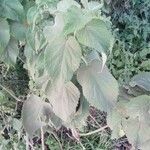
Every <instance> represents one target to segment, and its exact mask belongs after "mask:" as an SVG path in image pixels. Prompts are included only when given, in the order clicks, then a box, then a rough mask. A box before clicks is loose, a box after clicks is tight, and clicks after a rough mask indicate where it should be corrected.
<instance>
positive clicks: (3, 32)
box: [0, 19, 10, 55]
mask: <svg viewBox="0 0 150 150" xmlns="http://www.w3.org/2000/svg"><path fill="white" fill-rule="evenodd" d="M9 30H10V29H9V25H8V22H7V20H5V19H0V55H1V54H2V53H3V51H4V50H5V48H6V46H7V44H8V42H9V39H10V34H9Z"/></svg>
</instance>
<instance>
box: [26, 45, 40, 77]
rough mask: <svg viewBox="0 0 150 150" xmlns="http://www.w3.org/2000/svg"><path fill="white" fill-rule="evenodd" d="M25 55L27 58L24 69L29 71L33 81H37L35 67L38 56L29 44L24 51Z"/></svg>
mask: <svg viewBox="0 0 150 150" xmlns="http://www.w3.org/2000/svg"><path fill="white" fill-rule="evenodd" d="M24 54H25V57H26V63H25V64H24V68H26V69H27V70H28V72H29V75H30V76H31V77H32V79H35V72H36V68H35V66H36V60H37V54H36V53H35V51H34V50H33V49H32V48H31V47H30V46H29V44H26V46H25V49H24Z"/></svg>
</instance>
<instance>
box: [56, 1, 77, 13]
mask: <svg viewBox="0 0 150 150" xmlns="http://www.w3.org/2000/svg"><path fill="white" fill-rule="evenodd" d="M71 6H76V7H79V8H80V5H79V4H78V3H77V2H76V1H74V0H62V1H60V2H59V3H58V4H57V10H58V11H62V12H66V11H67V10H68V9H69V8H70V7H71Z"/></svg>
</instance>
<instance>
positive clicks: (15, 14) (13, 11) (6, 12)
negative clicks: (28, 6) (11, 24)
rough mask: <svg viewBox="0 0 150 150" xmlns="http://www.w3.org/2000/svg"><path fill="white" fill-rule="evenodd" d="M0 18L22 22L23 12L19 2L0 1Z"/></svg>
mask: <svg viewBox="0 0 150 150" xmlns="http://www.w3.org/2000/svg"><path fill="white" fill-rule="evenodd" d="M0 12H1V13H0V17H4V18H9V19H12V20H16V21H19V20H23V19H24V10H23V6H22V5H21V3H20V1H19V0H0Z"/></svg>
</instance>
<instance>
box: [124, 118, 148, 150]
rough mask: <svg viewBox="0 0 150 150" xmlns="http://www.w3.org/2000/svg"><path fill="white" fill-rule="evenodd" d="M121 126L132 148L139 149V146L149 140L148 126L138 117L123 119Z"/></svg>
mask: <svg viewBox="0 0 150 150" xmlns="http://www.w3.org/2000/svg"><path fill="white" fill-rule="evenodd" d="M123 128H124V131H125V133H126V136H127V138H128V140H129V142H130V143H131V144H132V145H133V146H134V149H140V147H142V146H144V145H145V143H146V142H147V141H149V140H150V136H149V135H150V126H149V125H147V124H145V123H144V122H142V121H140V120H139V119H138V117H137V118H135V119H133V118H129V119H126V120H124V121H123ZM147 144H150V143H147ZM149 146H150V145H149ZM143 150H145V149H143Z"/></svg>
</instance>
